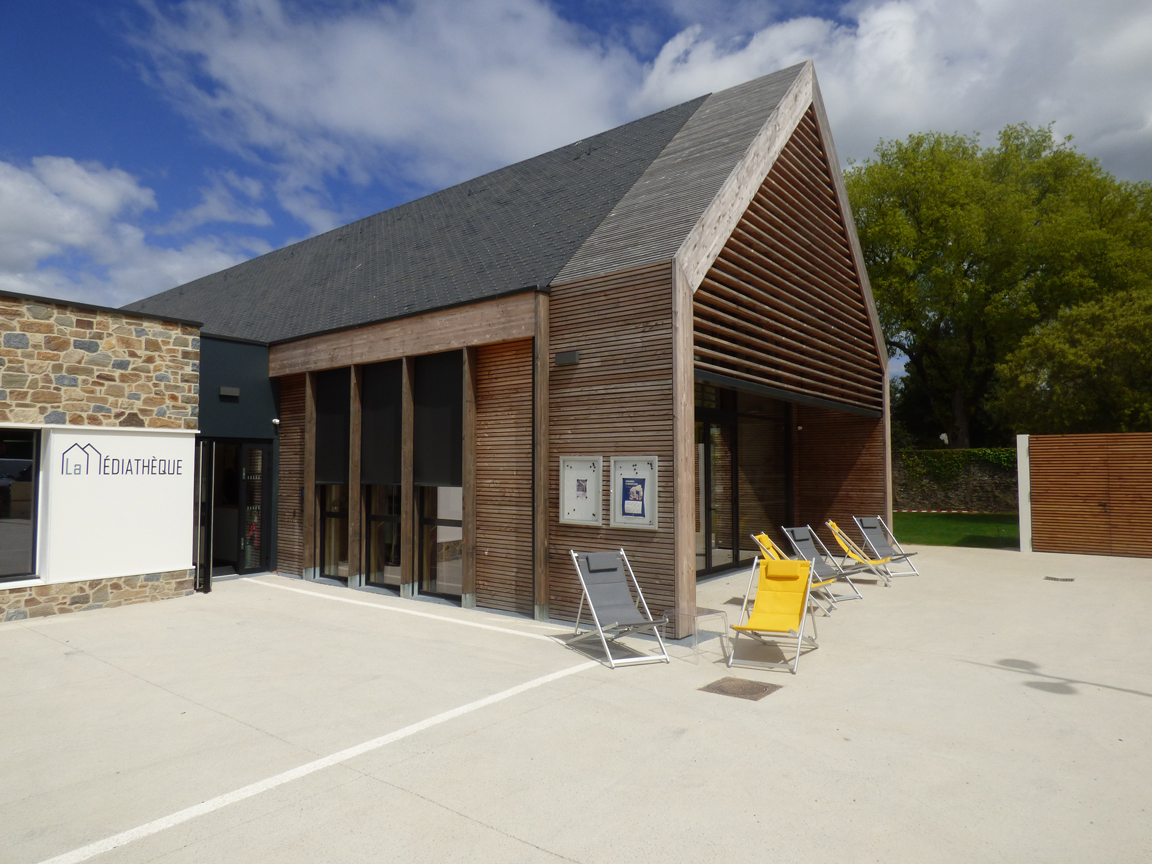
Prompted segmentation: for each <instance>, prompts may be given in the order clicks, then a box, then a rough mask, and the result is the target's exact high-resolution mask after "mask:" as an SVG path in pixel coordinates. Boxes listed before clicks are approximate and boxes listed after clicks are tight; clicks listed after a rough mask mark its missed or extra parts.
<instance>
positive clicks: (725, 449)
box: [694, 382, 792, 576]
mask: <svg viewBox="0 0 1152 864" xmlns="http://www.w3.org/2000/svg"><path fill="white" fill-rule="evenodd" d="M790 418H791V408H790V406H789V405H788V404H787V403H784V402H779V401H777V400H774V399H769V398H766V397H763V396H760V395H758V394H751V393H745V392H738V391H735V390H726V389H723V388H720V387H715V386H712V385H710V384H705V383H703V382H697V384H696V488H695V497H696V501H695V505H696V506H695V508H694V509H695V511H696V520H695V521H696V573H697V575H699V576H703V575H707V574H710V573H714V572H717V571H720V570H724V569H727V568H729V567H734V566H737V565H739V564H741V563H744V562H750V561H751V560H752V558H754V557H755V556H756V555H757V554H758V549H757V546H756V542H755V541H754V540H753V539H752V535H753V534H759V533H760V532H767V533H768V534H769V535H771V536H772V538H773V539H774V540H775V541H776V542H777V543H783V542H784V538H783V536H782V533H781V528H780V526H781V525H784V524H786V523H790V522H791V519H792V506H791V498H792V491H791V476H792V467H791V465H792V457H791V448H790V444H789V442H790V437H789V433H788V426H789V424H790V423H791V419H790Z"/></svg>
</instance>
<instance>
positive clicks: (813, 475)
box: [793, 405, 887, 551]
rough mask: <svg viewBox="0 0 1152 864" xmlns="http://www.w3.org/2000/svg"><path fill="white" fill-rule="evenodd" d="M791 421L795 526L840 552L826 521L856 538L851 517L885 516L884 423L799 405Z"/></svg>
mask: <svg viewBox="0 0 1152 864" xmlns="http://www.w3.org/2000/svg"><path fill="white" fill-rule="evenodd" d="M793 418H794V421H795V425H796V429H795V431H794V433H793V434H794V435H795V437H794V438H793V441H794V445H793V454H794V455H793V459H794V471H795V476H796V522H797V524H799V525H811V526H812V528H813V530H815V531H816V532H817V533H818V534H819V535H820V538H821V539H822V540H823V541H824V543H825V545H827V546H828V548H829V549H830V550H832V551H839V548H840V547H839V546H837V545H836V542H835V540H834V539H833V537H832V532H831V531H829V530H828V529H827V527H826V526H825V525H824V523H825V522H826V521H827V520H829V519H831V520H833V521H834V522H836V524H837V525H839V526H840V527H841V528H844V529H845V530H846V531H848V533H849V534H850V535H853V536H854V535H855V534H856V533H857V532H856V527H855V525H854V523H853V522H852V517H853V516H876V515H881V516H882V515H884V513H885V512H886V508H887V498H886V496H885V488H884V479H885V474H884V421H883V419H872V418H869V417H860V416H859V415H856V414H846V413H844V412H841V411H830V410H828V409H826V408H815V407H811V406H808V405H796V406H795V410H794V413H793Z"/></svg>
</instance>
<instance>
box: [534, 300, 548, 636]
mask: <svg viewBox="0 0 1152 864" xmlns="http://www.w3.org/2000/svg"><path fill="white" fill-rule="evenodd" d="M548 328H549V319H548V295H547V294H545V293H544V292H542V291H537V292H536V327H535V332H534V333H533V339H532V572H533V574H534V578H533V580H532V581H533V596H534V600H533V610H532V611H533V615H534V617H535V618H536V620H537V621H547V620H548V618H549V614H548V596H549V584H548V540H549V537H548V464H549V461H550V459H549V455H548V439H549V435H548V428H549V427H548V365H549V362H550V358H551V354H550V351H549V347H548Z"/></svg>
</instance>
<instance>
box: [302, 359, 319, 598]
mask: <svg viewBox="0 0 1152 864" xmlns="http://www.w3.org/2000/svg"><path fill="white" fill-rule="evenodd" d="M302 494H303V496H304V501H303V503H302V506H301V511H302V513H303V516H304V525H303V531H304V556H303V557H304V560H303V561H302V562H301V573H303V575H304V578H305V579H315V578H316V576H317V574H318V573H319V572H320V570H319V568H318V567H317V561H316V373H315V372H309V373H307V374H306V375H305V376H304V489H303V490H302Z"/></svg>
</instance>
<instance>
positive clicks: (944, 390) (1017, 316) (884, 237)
mask: <svg viewBox="0 0 1152 864" xmlns="http://www.w3.org/2000/svg"><path fill="white" fill-rule="evenodd" d="M846 180H847V185H848V193H849V198H850V200H851V202H852V209H853V213H854V216H855V219H856V226H857V229H858V231H859V234H860V242H861V246H862V248H863V252H864V259H865V262H866V264H867V267H868V275H869V278H870V280H871V282H872V288H873V291H874V293H875V297H876V302H877V307H878V310H879V313H880V320H881V324H882V326H883V329H884V333H885V338H886V340H887V343H888V349H889V351H890V352H893V353H894V352H901V353H903V354H904V355H905V356H906V357H907V358H908V364H907V367H906V368H907V375H908V378H907V381H906V382H904V383H903V384H902V387H901V388H900V389H899V391H898V392H897V393H895V394H894V395H895V397H896V398H897V400H898V402H897V405H896V406H895V409H896V410H895V411H894V414H896V415H899V414H900V412H901V411H903V413H904V414H905V415H906V416H914V415H919V416H920V417H929V418H931V419H932V420H933V421H934V422H935V424H937V425H936V427H935V428H936V429H937V430H939V431H945V432H947V433H948V437H949V445H950V446H952V447H969V446H972V445H974V444H977V445H978V444H990V443H999V442H1003V441H1004V440H1005V439H1006V437H1007V434H1008V431H1009V429H1010V428H1011V424H1012V423H1014V422H1015V420H1014V419H1013V417H1012V416H1011V414H1010V413H1004V414H999V415H997V414H994V413H993V412H992V410H991V407H992V406H991V404H990V401H991V400H990V397H991V394H992V391H993V389H994V387H995V383H996V375H997V368H998V365H1000V364H1003V363H1004V361H1005V358H1007V356H1008V355H1009V354H1011V353H1012V352H1013V351H1015V350H1016V349H1017V348H1018V347H1019V346H1020V344H1021V340H1022V339H1024V337H1025V336H1027V335H1029V334H1030V333H1033V332H1034V331H1036V330H1037V328H1041V327H1042V325H1044V324H1046V323H1047V322H1049V321H1052V320H1053V319H1055V318H1056V316H1057V315H1058V314H1059V312H1060V311H1061V310H1064V309H1071V308H1073V307H1075V306H1077V305H1078V304H1081V303H1086V302H1088V303H1091V302H1096V301H1098V300H1100V299H1102V298H1103V297H1106V296H1108V295H1110V294H1113V293H1116V292H1120V291H1131V290H1133V289H1141V288H1146V287H1148V286H1150V285H1152V186H1150V185H1149V184H1146V183H1142V184H1128V183H1120V182H1118V181H1117V180H1116V179H1115V178H1113V177H1112V176H1111V175H1110V174H1108V173H1106V172H1105V171H1103V170H1102V169H1101V168H1100V166H1099V164H1098V163H1097V162H1096V161H1095V160H1092V159H1089V158H1087V157H1085V156H1083V155H1081V154H1080V153H1077V152H1076V151H1075V150H1074V149H1073V148H1072V146H1071V144H1070V143H1069V141H1068V140H1067V139H1065V140H1063V141H1060V140H1058V139H1056V138H1055V136H1053V134H1052V131H1051V129H1050V128H1048V127H1039V128H1033V127H1029V126H1027V125H1019V126H1009V127H1007V128H1006V129H1004V130H1003V131H1002V132H1001V133H1000V135H999V138H998V141H997V144H996V145H995V146H993V147H988V148H982V147H981V146H980V142H979V140H978V138H976V137H975V136H963V135H943V134H939V133H928V134H918V135H912V136H909V138H908V139H907V140H905V141H881V142H880V144H879V146H878V147H877V148H876V154H875V157H874V158H872V159H869V160H868V161H866V162H864V163H862V164H859V165H853V166H852V167H851V168H850V169H849V171H848V173H847V176H846ZM1014 404H1017V403H1015V402H1013V403H1010V402H1007V401H1006V402H1004V403H1003V407H1004V410H1005V411H1008V409H1009V407H1010V406H1011V405H1014ZM908 425H909V424H908V421H905V426H908ZM909 431H912V430H911V429H910V430H909ZM939 431H937V432H936V434H939ZM933 437H934V436H933Z"/></svg>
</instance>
